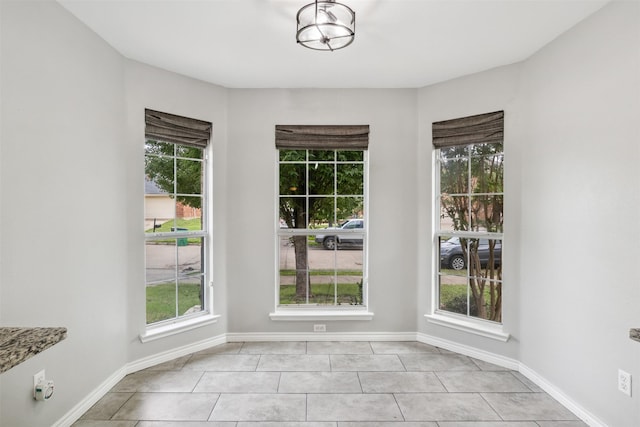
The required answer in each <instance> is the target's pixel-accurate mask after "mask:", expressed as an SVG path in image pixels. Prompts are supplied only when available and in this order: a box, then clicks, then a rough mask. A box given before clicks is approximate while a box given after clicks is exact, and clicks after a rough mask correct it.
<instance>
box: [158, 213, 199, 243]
mask: <svg viewBox="0 0 640 427" xmlns="http://www.w3.org/2000/svg"><path fill="white" fill-rule="evenodd" d="M174 227H175V228H186V229H187V230H189V231H199V230H202V222H201V220H200V218H193V219H182V218H178V219H176V222H175V224H174V222H173V220H170V221H167V222H165V223H164V224H162V225H161V226H160V227H158V228H156V231H155V232H156V233H170V232H171V231H174V230H171V229H172V228H174ZM146 232H147V233H152V232H153V228H150V229H148V230H146ZM175 240H176V239H161V240H155V242H161V243H175ZM187 242H188V243H195V244H198V243H201V238H200V237H191V238H188V239H187ZM179 246H182V245H179Z"/></svg>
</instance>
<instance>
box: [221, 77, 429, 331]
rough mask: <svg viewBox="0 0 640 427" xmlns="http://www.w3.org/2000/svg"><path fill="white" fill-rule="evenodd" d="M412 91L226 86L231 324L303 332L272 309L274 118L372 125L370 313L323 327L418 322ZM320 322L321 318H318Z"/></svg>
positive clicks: (400, 327) (307, 326)
mask: <svg viewBox="0 0 640 427" xmlns="http://www.w3.org/2000/svg"><path fill="white" fill-rule="evenodd" d="M416 107H417V98H416V91H415V90H413V89H409V90H295V89H283V90H279V89H273V90H229V107H228V114H229V147H228V150H229V151H228V164H227V168H228V180H227V186H226V188H227V192H228V194H227V197H228V198H227V209H228V211H227V218H228V222H227V225H228V229H227V233H228V235H229V238H228V239H227V261H228V264H227V269H228V286H229V313H228V316H229V331H230V332H235V333H242V332H261V333H274V332H308V333H311V332H312V331H313V325H312V324H313V322H277V321H271V320H270V319H269V317H268V314H269V313H270V312H273V310H274V308H275V307H274V292H275V277H274V268H275V265H276V264H275V263H276V254H275V243H274V230H275V224H276V222H277V218H276V211H275V200H276V197H277V193H276V191H277V188H276V174H277V166H276V150H275V145H274V144H275V142H274V135H275V125H276V124H368V125H370V137H369V139H370V141H369V161H370V164H369V172H370V178H369V182H370V188H371V190H370V197H369V215H370V216H369V227H370V236H369V308H370V310H371V311H373V312H374V313H375V317H374V319H373V320H372V321H347V322H336V321H330V322H328V325H327V332H360V333H366V332H372V331H375V332H407V331H414V332H415V330H416V323H415V319H416V306H415V304H414V302H413V300H414V296H415V292H416V283H417V282H416V276H415V264H416V246H417V241H418V239H419V236H418V235H417V234H416V232H415V228H414V224H415V223H416V213H417V211H416V208H417V205H416V200H415V183H416V168H417V164H416V161H415V150H416V141H417V121H416V119H417V115H416ZM316 323H317V322H316Z"/></svg>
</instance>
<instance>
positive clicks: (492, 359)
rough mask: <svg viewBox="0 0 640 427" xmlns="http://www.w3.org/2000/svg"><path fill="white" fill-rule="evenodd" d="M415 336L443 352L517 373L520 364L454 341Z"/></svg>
mask: <svg viewBox="0 0 640 427" xmlns="http://www.w3.org/2000/svg"><path fill="white" fill-rule="evenodd" d="M416 336H417V341H419V342H422V343H425V344H429V345H433V346H436V347H440V348H444V349H445V350H449V351H453V352H456V353H460V354H464V355H465V356H469V357H473V358H474V359H478V360H482V361H484V362H488V363H493V364H494V365H498V366H502V367H503V368H507V369H512V370H514V371H517V370H518V368H519V366H520V362H518V361H517V360H515V359H511V358H510V357H506V356H501V355H499V354H495V353H490V352H488V351H484V350H479V349H477V348H475V347H470V346H467V345H464V344H460V343H457V342H454V341H449V340H445V339H442V338H438V337H434V336H431V335H427V334H423V333H418V334H416Z"/></svg>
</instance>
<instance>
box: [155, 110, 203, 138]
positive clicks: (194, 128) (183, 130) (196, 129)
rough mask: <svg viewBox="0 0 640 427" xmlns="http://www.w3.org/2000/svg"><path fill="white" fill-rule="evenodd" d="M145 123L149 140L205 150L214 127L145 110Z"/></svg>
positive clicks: (199, 121) (200, 121)
mask: <svg viewBox="0 0 640 427" xmlns="http://www.w3.org/2000/svg"><path fill="white" fill-rule="evenodd" d="M144 121H145V129H144V134H145V136H146V137H147V138H149V139H155V140H158V141H165V142H173V143H174V144H181V145H188V146H191V147H199V148H204V147H206V146H207V143H208V142H209V139H210V138H211V128H212V125H211V123H209V122H205V121H203V120H196V119H191V118H188V117H182V116H176V115H175V114H169V113H162V112H160V111H154V110H149V109H145V110H144Z"/></svg>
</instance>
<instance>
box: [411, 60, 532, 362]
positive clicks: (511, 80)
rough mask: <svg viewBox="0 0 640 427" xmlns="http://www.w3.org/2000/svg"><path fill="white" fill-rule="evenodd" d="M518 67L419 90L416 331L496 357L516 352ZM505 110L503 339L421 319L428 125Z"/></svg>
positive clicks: (426, 276)
mask: <svg viewBox="0 0 640 427" xmlns="http://www.w3.org/2000/svg"><path fill="white" fill-rule="evenodd" d="M520 71H521V68H520V65H518V64H516V65H511V66H507V67H500V68H496V69H494V70H490V71H487V72H484V73H478V74H474V75H471V76H466V77H461V78H458V79H455V80H451V81H448V82H445V83H442V84H438V85H433V86H429V87H425V88H422V89H420V90H419V94H420V95H419V99H420V104H419V114H420V119H419V123H420V141H421V142H420V144H419V147H418V155H417V156H416V158H417V162H418V163H419V168H418V170H419V174H418V191H417V198H418V199H419V200H420V204H419V213H418V218H419V221H418V234H419V235H421V236H424V237H423V238H422V239H421V240H420V245H419V250H418V254H419V256H418V259H419V262H418V264H417V266H416V268H417V270H418V284H419V286H418V290H419V292H418V298H416V301H417V306H418V316H419V317H418V330H419V331H420V332H422V333H425V334H427V335H430V336H433V337H437V338H439V339H444V340H449V341H453V342H457V343H462V344H465V345H468V346H472V347H474V348H477V349H480V350H484V351H489V352H491V353H495V354H498V355H501V356H505V357H509V358H514V359H516V358H517V356H518V343H519V341H520V334H519V321H520V313H519V308H520V296H519V295H520V289H519V283H518V271H519V268H518V257H517V246H518V244H519V242H520V238H519V229H520V197H521V194H520V191H519V182H520V178H519V173H520V172H519V171H520V164H521V160H520V145H521V136H520V131H519V122H520V120H521V118H520V107H519V105H518V102H517V95H518V85H519V81H520ZM498 110H504V115H505V118H504V121H505V143H504V150H505V206H504V216H505V220H504V236H505V237H504V242H503V245H504V248H505V250H504V255H503V260H504V262H503V278H504V289H503V304H502V306H503V316H502V317H503V324H504V329H505V332H508V333H509V334H511V338H510V340H509V341H508V342H506V343H503V342H500V341H496V340H493V339H490V338H484V337H480V336H478V335H473V334H469V333H468V332H461V331H458V330H454V329H451V328H447V327H443V326H438V325H435V324H433V323H427V321H426V319H425V318H424V317H423V315H424V314H427V313H430V310H431V304H432V294H431V289H432V287H431V286H432V283H433V282H434V280H435V278H434V276H433V266H432V261H431V260H432V257H433V254H432V252H433V242H432V240H431V236H432V233H433V230H432V226H433V224H432V221H431V218H432V215H433V213H432V210H433V208H434V207H433V203H432V202H433V200H432V194H433V189H432V180H433V159H432V156H433V154H432V153H433V148H432V136H431V124H432V123H433V122H437V121H441V120H448V119H455V118H459V117H466V116H471V115H475V114H482V113H489V112H492V111H498Z"/></svg>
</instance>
